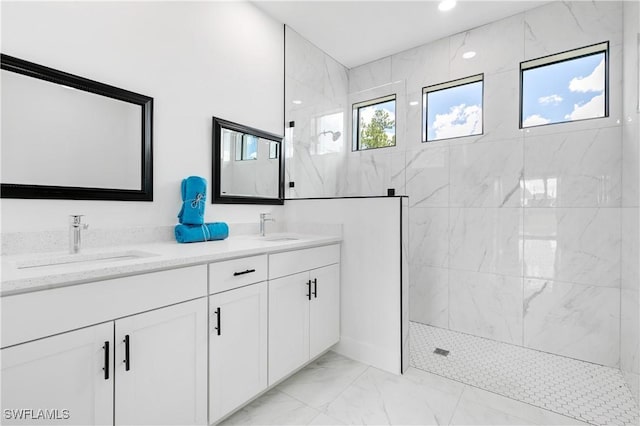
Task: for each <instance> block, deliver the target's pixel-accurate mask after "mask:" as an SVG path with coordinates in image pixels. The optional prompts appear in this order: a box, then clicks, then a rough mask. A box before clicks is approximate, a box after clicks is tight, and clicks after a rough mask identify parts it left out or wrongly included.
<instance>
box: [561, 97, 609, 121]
mask: <svg viewBox="0 0 640 426" xmlns="http://www.w3.org/2000/svg"><path fill="white" fill-rule="evenodd" d="M603 116H604V93H600V94H599V95H596V96H594V97H593V98H591V100H590V101H589V102H587V103H586V104H583V105H579V104H574V105H573V111H571V114H567V115H565V116H564V118H566V119H569V120H581V119H584V118H594V117H603Z"/></svg>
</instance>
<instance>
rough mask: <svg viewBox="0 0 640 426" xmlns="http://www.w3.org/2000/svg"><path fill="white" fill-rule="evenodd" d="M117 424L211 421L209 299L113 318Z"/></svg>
mask: <svg viewBox="0 0 640 426" xmlns="http://www.w3.org/2000/svg"><path fill="white" fill-rule="evenodd" d="M114 394H115V406H116V410H115V414H116V418H115V424H116V425H195V424H206V422H207V415H206V413H207V300H206V298H201V299H196V300H192V301H190V302H184V303H179V304H177V305H173V306H169V307H166V308H162V309H156V310H153V311H150V312H145V313H142V314H138V315H133V316H130V317H127V318H123V319H120V320H117V321H116V322H115V393H114Z"/></svg>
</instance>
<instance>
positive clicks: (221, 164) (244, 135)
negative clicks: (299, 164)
mask: <svg viewBox="0 0 640 426" xmlns="http://www.w3.org/2000/svg"><path fill="white" fill-rule="evenodd" d="M213 127H214V151H215V152H216V154H215V157H214V183H215V187H214V200H213V202H219V203H245V204H258V203H259V204H281V203H282V202H283V200H282V198H283V176H282V175H283V173H282V171H283V167H282V160H283V159H282V158H281V157H282V156H281V152H280V150H281V144H282V139H281V138H280V137H279V136H277V135H272V134H269V133H267V132H263V131H261V130H257V129H252V128H250V127H246V126H242V125H240V124H237V123H231V122H228V121H225V120H221V119H218V118H215V117H214V126H213Z"/></svg>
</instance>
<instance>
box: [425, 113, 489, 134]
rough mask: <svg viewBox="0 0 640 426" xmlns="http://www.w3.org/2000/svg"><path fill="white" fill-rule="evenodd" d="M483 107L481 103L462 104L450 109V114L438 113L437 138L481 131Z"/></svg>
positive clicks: (435, 122)
mask: <svg viewBox="0 0 640 426" xmlns="http://www.w3.org/2000/svg"><path fill="white" fill-rule="evenodd" d="M481 127H482V108H481V107H480V105H469V106H466V105H465V104H460V105H456V106H453V107H451V108H450V109H449V113H448V114H436V118H435V120H434V121H433V129H434V131H435V135H436V139H446V138H455V137H459V136H469V135H475V134H478V133H480V128H481Z"/></svg>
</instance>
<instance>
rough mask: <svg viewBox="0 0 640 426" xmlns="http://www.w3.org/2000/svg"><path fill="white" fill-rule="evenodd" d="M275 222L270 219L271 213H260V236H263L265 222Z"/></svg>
mask: <svg viewBox="0 0 640 426" xmlns="http://www.w3.org/2000/svg"><path fill="white" fill-rule="evenodd" d="M275 221H276V220H275V219H274V218H272V217H271V213H260V236H261V237H264V236H265V226H264V224H265V222H275Z"/></svg>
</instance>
